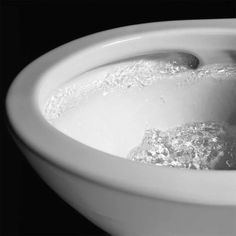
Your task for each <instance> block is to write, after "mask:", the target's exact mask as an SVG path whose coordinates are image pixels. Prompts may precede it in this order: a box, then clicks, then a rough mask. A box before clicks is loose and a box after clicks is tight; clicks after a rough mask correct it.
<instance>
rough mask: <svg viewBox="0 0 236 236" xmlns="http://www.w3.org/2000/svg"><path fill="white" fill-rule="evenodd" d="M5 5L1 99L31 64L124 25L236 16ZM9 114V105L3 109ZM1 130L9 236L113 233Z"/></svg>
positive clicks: (166, 5)
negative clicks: (60, 190)
mask: <svg viewBox="0 0 236 236" xmlns="http://www.w3.org/2000/svg"><path fill="white" fill-rule="evenodd" d="M97 2H99V3H96V1H89V0H88V1H86V0H84V1H81V2H80V3H79V1H78V2H76V1H69V0H68V1H65V2H59V1H37V0H35V1H33V0H32V1H29V0H28V1H20V0H19V1H4V2H2V3H1V13H2V14H1V23H2V24H1V26H2V27H1V36H2V37H1V42H2V43H1V46H2V47H1V48H2V50H1V51H2V52H3V53H1V56H2V63H1V66H2V70H1V86H0V87H1V89H2V91H1V98H2V105H3V106H4V98H5V94H6V91H7V88H8V87H9V84H10V83H11V82H12V80H13V79H14V77H15V76H16V75H17V73H18V72H20V70H21V69H23V68H24V67H25V66H26V65H27V64H28V63H30V62H31V61H32V60H34V59H36V58H37V57H39V56H41V55H42V54H44V53H46V52H47V51H49V50H51V49H53V48H55V47H57V46H60V45H61V44H64V43H66V42H69V41H71V40H73V39H76V38H79V37H81V36H85V35H88V34H91V33H94V32H98V31H102V30H106V29H111V28H115V27H119V26H124V25H130V24H137V23H146V22H154V21H164V20H184V19H207V18H235V17H236V2H235V1H208V0H205V1H201V0H199V1H179V0H167V1H164V0H162V1H149V0H145V1H140V2H138V1H128V0H127V1H112V0H110V1H109V2H105V1H97ZM2 110H3V111H4V107H3V109H2ZM3 117H4V123H3V124H4V125H3V127H2V129H1V146H2V147H1V152H2V154H3V155H2V157H1V158H2V159H1V160H2V162H1V163H2V164H3V165H1V166H2V167H3V168H2V171H1V173H3V178H1V180H3V191H1V192H3V195H2V196H3V201H2V203H3V205H2V206H3V208H1V209H3V211H2V210H1V213H3V214H1V215H2V216H3V217H2V220H1V223H3V224H2V225H0V227H1V233H2V234H1V235H4V236H8V235H9V236H36V235H37V236H39V235H40V236H41V235H44V236H54V235H57V236H59V235H60V236H64V235H68V236H72V235H83V236H88V235H89V236H93V235H94V236H97V235H104V236H105V235H107V234H106V233H105V232H103V231H102V230H100V229H99V228H97V227H96V226H95V225H93V224H92V223H90V222H89V221H87V220H86V219H85V218H84V217H83V216H81V215H79V214H78V213H77V212H76V211H75V210H73V209H72V208H71V207H69V206H68V205H67V204H66V203H65V202H64V201H63V200H61V199H60V198H59V197H58V196H57V195H56V194H55V193H54V192H53V191H52V190H51V189H50V188H49V187H47V186H46V185H45V184H44V182H43V181H42V180H41V179H40V178H39V177H38V176H37V175H36V173H35V172H34V171H33V170H32V169H31V167H30V166H29V164H28V163H27V162H26V161H25V158H24V157H23V155H22V154H21V153H20V151H19V150H18V148H17V147H16V145H15V144H14V143H13V141H12V139H11V137H10V136H9V135H8V133H7V129H6V126H7V121H6V116H5V114H4V115H3Z"/></svg>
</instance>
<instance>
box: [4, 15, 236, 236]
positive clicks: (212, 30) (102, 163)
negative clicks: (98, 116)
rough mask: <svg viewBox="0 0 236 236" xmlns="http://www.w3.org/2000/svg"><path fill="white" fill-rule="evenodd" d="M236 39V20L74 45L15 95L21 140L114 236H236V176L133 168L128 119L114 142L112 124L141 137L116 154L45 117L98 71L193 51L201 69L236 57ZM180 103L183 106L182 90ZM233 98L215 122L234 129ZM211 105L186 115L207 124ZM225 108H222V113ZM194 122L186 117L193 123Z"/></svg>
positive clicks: (50, 56)
mask: <svg viewBox="0 0 236 236" xmlns="http://www.w3.org/2000/svg"><path fill="white" fill-rule="evenodd" d="M235 42H236V20H235V19H218V20H191V21H170V22H159V23H148V24H141V25H133V26H127V27H122V28H117V29H113V30H108V31H104V32H101V33H96V34H93V35H90V36H86V37H84V38H80V39H77V40H74V41H72V42H70V43H67V44H65V45H63V46H61V47H59V48H56V49H54V50H53V51H51V52H49V53H47V54H45V55H43V56H42V57H40V58H39V59H37V60H35V61H34V62H32V63H31V64H30V65H29V66H27V67H26V68H25V69H24V70H23V71H22V72H21V73H20V74H19V75H18V76H17V78H16V79H15V80H14V81H13V83H12V85H11V87H10V89H9V91H8V94H7V98H6V109H7V116H8V119H9V123H10V125H11V128H12V136H13V138H14V140H15V141H16V143H17V145H18V146H19V147H20V149H21V150H22V152H23V153H24V154H25V156H26V158H27V159H28V161H29V162H30V163H31V165H32V166H33V168H34V169H35V170H36V172H37V173H38V174H39V175H40V176H41V177H42V179H43V180H45V182H46V183H47V184H48V185H49V186H50V187H51V188H52V189H53V190H54V191H55V192H56V193H57V194H58V195H59V196H60V197H61V198H62V199H64V200H65V201H66V202H67V203H68V204H70V205H71V206H72V207H73V208H75V209H76V210H77V211H79V212H80V213H81V214H83V215H84V216H85V217H86V218H88V219H89V220H90V221H92V222H93V223H95V224H96V225H97V226H99V227H101V228H102V229H104V230H105V231H107V232H108V233H110V234H111V235H125V236H126V235H127V236H128V235H130V236H131V235H132V236H143V235H145V236H154V235H160V236H223V235H224V236H235V235H236V172H235V171H234V170H233V171H225V170H217V171H196V170H185V169H175V168H167V167H159V166H151V165H144V164H142V163H136V162H131V161H129V160H125V158H120V157H121V156H122V155H123V154H124V153H125V152H124V151H123V150H126V149H127V150H128V148H132V145H134V143H135V142H137V139H136V138H135V132H134V133H132V132H131V131H130V130H127V129H128V127H127V124H126V123H125V121H123V120H119V119H118V117H119V116H115V115H114V116H111V118H110V119H113V120H112V121H113V122H111V123H107V130H110V131H111V134H110V135H111V136H115V135H116V131H115V129H113V127H109V125H110V124H116V126H117V127H118V128H117V129H118V130H121V131H122V132H120V133H119V134H118V135H120V137H122V134H123V136H127V137H129V140H132V141H131V142H130V143H129V142H128V141H127V142H124V143H123V144H122V145H123V146H124V145H125V143H128V144H127V146H126V147H124V148H126V149H122V145H120V146H119V142H117V144H116V146H115V147H114V145H113V146H112V143H111V144H109V145H108V144H107V142H103V137H102V136H101V137H99V136H96V138H94V137H95V136H94V135H93V130H92V129H91V130H88V132H83V135H80V136H79V138H78V139H79V140H75V139H74V138H73V137H70V136H68V135H67V134H65V133H63V132H62V131H60V130H59V129H57V128H55V127H54V126H53V125H52V124H51V123H50V122H48V120H47V119H46V117H45V115H44V112H43V111H44V105H45V103H46V101H47V99H48V97H49V96H50V94H51V93H52V92H53V91H55V90H56V89H58V88H60V87H61V86H63V85H64V84H65V83H67V82H69V81H71V80H72V79H73V78H75V77H78V76H79V75H82V74H83V73H86V72H88V71H91V70H93V69H94V68H98V67H101V66H103V65H106V64H109V63H113V62H116V61H120V60H125V59H127V58H131V57H135V56H138V55H142V54H146V53H151V52H156V51H163V50H179V51H187V52H191V53H193V54H194V55H196V56H197V57H198V58H199V60H200V62H201V64H207V63H220V62H221V61H220V60H221V58H222V57H223V56H224V55H225V54H227V53H228V52H233V51H236V43H235ZM209 52H217V53H213V54H211V53H209ZM231 54H232V53H231ZM227 55H229V53H228V54H227ZM230 58H231V59H232V55H231V57H229V59H227V60H228V61H230V60H231V59H230ZM232 60H233V59H232ZM171 97H172V98H173V101H174V100H175V93H172V95H171ZM199 97H200V98H201V97H203V96H201V94H200V95H199ZM196 99H197V98H196ZM230 99H231V97H230ZM185 100H186V99H183V100H182V101H181V102H184V101H185ZM230 101H231V104H232V106H227V108H225V106H224V109H226V112H224V113H220V112H219V113H217V112H216V113H214V112H213V113H211V114H215V115H214V116H216V117H215V119H216V120H217V119H224V120H226V121H228V120H227V119H230V120H231V122H232V123H233V124H234V114H236V113H235V111H236V107H235V108H234V106H233V104H234V101H235V97H232V100H230ZM181 102H180V105H179V107H183V106H182V103H181ZM200 102H202V101H201V100H200V99H199V103H200ZM117 104H119V101H117ZM173 104H174V103H173ZM207 105H208V104H203V105H202V107H204V109H203V112H202V111H201V112H194V111H191V115H189V114H188V112H186V114H188V119H190V118H189V117H191V119H195V117H196V119H197V118H199V116H200V115H199V114H201V118H202V119H204V118H206V117H208V116H209V113H207V112H205V111H206V110H207ZM222 106H223V105H222V104H221V103H219V104H217V106H216V107H217V108H216V109H218V110H221V107H222ZM173 107H174V106H173ZM101 109H102V106H101ZM104 109H105V108H104ZM222 109H223V108H222ZM227 109H228V110H227ZM234 109H235V111H234ZM209 110H210V103H209ZM123 112H124V113H127V112H129V111H128V110H125V109H124V111H123ZM175 112H176V109H172V110H170V111H169V113H168V117H169V118H166V117H163V118H160V119H159V120H160V122H159V123H160V124H162V122H161V121H166V122H167V123H163V124H165V125H167V126H168V124H171V125H173V124H174V123H173V119H171V117H175V116H174V114H175ZM218 114H220V115H218ZM224 114H228V115H227V116H226V115H224ZM186 117H187V116H186ZM186 117H185V116H181V119H180V118H178V119H180V120H181V121H186V119H187V118H186ZM108 120H109V113H108ZM137 120H138V119H137ZM235 121H236V117H235ZM122 122H123V123H122ZM168 122H169V123H168ZM171 122H172V123H171ZM159 123H158V122H157V124H159ZM100 125H106V124H105V123H104V124H102V120H100V121H99V123H96V126H98V127H99V126H100ZM141 126H142V124H141V120H140V122H138V121H137V127H141ZM142 128H143V127H142ZM133 130H137V129H136V128H135V129H133ZM140 130H141V129H140ZM143 131H144V130H143ZM125 132H127V133H125ZM130 133H131V134H130ZM132 138H133V139H132ZM111 140H112V139H111ZM111 142H112V141H111ZM109 147H113V148H109ZM116 147H117V149H116ZM65 220H66V219H65Z"/></svg>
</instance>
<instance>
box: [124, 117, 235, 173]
mask: <svg viewBox="0 0 236 236" xmlns="http://www.w3.org/2000/svg"><path fill="white" fill-rule="evenodd" d="M128 159H129V160H132V161H138V162H142V163H146V164H154V165H157V166H167V167H177V168H187V169H197V170H209V169H234V170H235V169H236V133H233V132H232V127H231V126H229V125H228V124H227V123H225V122H214V121H208V122H192V123H187V124H184V125H182V126H178V127H176V128H173V129H169V130H167V131H161V130H159V129H148V130H146V132H145V135H144V137H143V140H142V143H141V144H140V145H139V146H138V147H136V148H134V149H133V150H131V151H130V153H129V154H128Z"/></svg>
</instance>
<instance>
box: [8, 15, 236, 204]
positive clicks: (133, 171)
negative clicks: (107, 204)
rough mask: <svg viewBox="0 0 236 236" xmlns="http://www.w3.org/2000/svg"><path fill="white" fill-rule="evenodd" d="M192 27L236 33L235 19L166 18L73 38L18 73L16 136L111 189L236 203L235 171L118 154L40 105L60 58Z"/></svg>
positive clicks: (13, 90)
mask: <svg viewBox="0 0 236 236" xmlns="http://www.w3.org/2000/svg"><path fill="white" fill-rule="evenodd" d="M190 28H191V29H209V28H214V29H219V30H227V29H228V30H232V31H233V32H234V33H235V34H236V19H211V20H184V21H166V22H155V23H145V24H139V25H131V26H125V27H120V28H115V29H111V30H106V31H102V32H99V33H95V34H92V35H89V36H85V37H83V38H79V39H76V40H73V41H71V42H69V43H67V44H64V45H62V46H60V47H58V48H56V49H54V50H52V51H50V52H48V53H46V54H44V55H43V56H41V57H39V58H38V59H36V60H35V61H33V62H32V63H30V64H29V65H28V66H27V67H25V68H24V69H23V70H22V71H21V72H20V73H19V74H18V75H17V77H16V78H15V80H14V81H13V83H12V84H11V86H10V88H9V90H8V93H7V97H6V113H7V117H8V120H9V123H10V126H11V128H12V132H13V133H14V136H15V137H16V139H17V140H18V142H20V143H21V144H23V145H24V146H25V147H27V149H28V150H29V151H30V152H31V153H34V154H36V156H37V157H39V158H42V159H43V160H44V161H47V162H48V163H50V164H51V165H53V166H55V167H57V168H60V169H62V170H64V171H66V172H69V173H71V174H73V175H76V176H79V177H80V178H84V179H86V180H88V181H91V182H94V183H96V184H99V185H102V186H105V187H107V188H113V189H116V190H118V191H124V192H127V193H129V194H137V195H140V196H145V197H149V198H155V199H156V198H160V199H165V200H169V201H178V202H184V203H191V204H207V205H224V206H236V172H235V171H224V170H219V171H195V170H185V169H175V168H167V167H157V166H151V165H143V164H142V163H136V162H131V161H127V160H124V159H122V158H117V157H116V156H114V155H111V154H108V153H105V152H103V151H100V150H97V149H95V148H92V147H89V146H87V145H85V144H83V143H80V142H78V141H76V140H74V139H72V138H70V137H69V136H66V135H65V134H63V133H61V132H60V131H58V130H57V129H56V128H54V127H53V126H52V125H50V124H49V123H48V122H47V121H46V120H45V119H44V117H43V116H42V114H41V112H40V111H39V108H38V107H37V106H36V105H35V101H34V92H35V86H36V85H37V84H38V82H39V80H40V79H41V75H42V73H43V72H45V71H46V70H48V69H49V68H51V66H52V63H53V65H57V63H58V62H59V61H60V60H61V59H63V58H65V57H67V56H69V55H71V54H72V53H74V51H75V49H76V51H77V53H79V52H80V51H81V50H83V49H84V48H89V47H91V46H92V45H94V44H96V43H98V42H99V43H102V42H106V41H107V40H113V41H114V42H118V41H119V39H121V37H123V36H128V37H131V36H132V35H134V34H140V33H142V34H146V33H148V32H151V31H155V32H156V33H158V32H160V31H161V32H163V31H168V30H180V29H181V30H183V29H184V30H188V29H190ZM65 157H66V158H65ZM94 157H96V158H94ZM33 158H36V157H33ZM153 179H156V180H159V181H153ZM168 182H171V184H168ZM190 186H191V187H190Z"/></svg>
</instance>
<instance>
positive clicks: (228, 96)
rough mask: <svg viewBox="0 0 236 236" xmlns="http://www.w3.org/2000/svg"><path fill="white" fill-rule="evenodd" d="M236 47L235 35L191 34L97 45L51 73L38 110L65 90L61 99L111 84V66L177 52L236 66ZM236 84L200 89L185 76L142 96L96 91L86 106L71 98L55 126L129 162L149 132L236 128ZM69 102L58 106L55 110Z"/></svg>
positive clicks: (203, 61) (218, 31) (203, 31)
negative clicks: (206, 125) (194, 126)
mask: <svg viewBox="0 0 236 236" xmlns="http://www.w3.org/2000/svg"><path fill="white" fill-rule="evenodd" d="M235 41H236V32H234V31H232V30H227V29H225V30H224V29H214V28H212V29H204V28H199V29H191V28H187V29H182V30H174V29H172V30H167V31H165V32H163V31H153V32H152V31H151V32H145V33H140V34H134V35H132V34H131V35H129V36H126V37H121V38H114V39H111V40H110V41H109V40H108V41H105V42H102V43H99V44H95V45H93V46H90V47H88V48H85V49H84V50H82V51H79V52H77V53H76V52H75V53H74V55H72V56H70V57H68V58H65V59H64V60H63V61H62V62H60V63H59V64H58V65H56V66H55V67H54V68H51V70H50V71H47V73H45V75H44V77H43V78H42V79H41V81H40V86H38V88H39V89H38V91H39V92H38V97H37V100H38V104H39V107H40V109H41V111H42V113H44V109H45V103H46V101H47V99H48V98H50V96H52V94H53V93H54V94H55V93H58V91H60V92H59V95H58V94H57V95H56V96H58V97H60V96H61V97H63V96H67V95H65V91H67V92H66V93H67V94H68V93H69V92H68V88H69V87H72V86H73V85H76V88H77V89H78V88H82V87H83V86H85V85H86V84H91V83H92V82H93V81H98V80H101V79H104V78H105V77H106V76H107V74H109V73H110V71H111V65H107V64H108V63H111V64H112V63H114V64H115V63H116V62H118V61H122V60H127V59H129V58H132V57H135V56H140V55H146V54H154V53H156V52H159V51H165V50H175V51H176V50H177V51H184V52H190V53H192V54H193V55H196V56H197V57H198V58H199V59H200V62H201V64H202V65H206V64H212V63H232V62H235V61H234V59H235V58H234V57H235V49H236V48H235ZM143 58H144V59H145V56H144V57H143ZM235 79H236V78H235ZM235 81H236V80H230V81H226V80H225V81H224V80H221V81H218V82H217V83H215V82H212V81H211V80H205V81H201V83H198V82H197V81H194V80H191V78H190V77H189V75H183V76H182V77H180V78H178V79H177V80H176V81H174V82H173V80H171V81H170V80H166V79H164V80H160V81H158V82H155V84H153V85H152V86H147V87H144V88H142V89H139V88H131V89H129V90H125V91H124V90H122V91H117V92H115V93H109V94H106V95H104V94H101V93H99V92H98V93H96V92H95V93H92V95H91V96H87V97H86V98H85V99H82V100H81V101H79V102H78V101H75V100H76V94H77V95H78V91H75V92H74V94H72V95H69V99H71V97H72V98H73V99H72V100H73V101H72V103H73V104H72V105H71V104H70V105H71V107H72V108H71V109H67V110H66V111H65V112H64V113H63V115H62V116H60V117H59V118H58V119H56V121H55V122H53V125H54V126H55V127H56V128H57V129H58V130H60V131H61V132H63V133H65V134H66V135H68V136H70V137H72V138H74V139H76V140H78V141H79V142H81V143H84V144H87V145H89V146H91V147H93V148H96V149H99V150H102V151H105V152H108V153H111V154H113V155H116V156H120V157H125V156H126V155H127V153H128V152H129V150H130V149H132V148H133V147H134V146H137V144H139V143H140V141H141V139H142V137H143V134H144V131H145V129H147V128H158V129H162V130H165V129H168V128H171V127H174V126H177V125H181V124H183V123H187V122H193V121H226V122H228V123H230V124H231V125H235V122H236V108H235V105H234V104H235V102H236V89H235ZM58 88H59V90H58ZM61 91H64V92H63V95H62V92H61ZM66 99H67V98H60V99H58V103H57V104H56V105H55V104H54V106H58V104H59V103H63V102H64V100H66ZM59 105H60V104H59Z"/></svg>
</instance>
